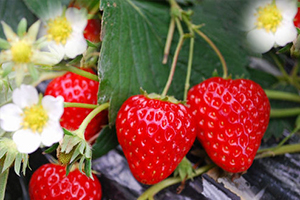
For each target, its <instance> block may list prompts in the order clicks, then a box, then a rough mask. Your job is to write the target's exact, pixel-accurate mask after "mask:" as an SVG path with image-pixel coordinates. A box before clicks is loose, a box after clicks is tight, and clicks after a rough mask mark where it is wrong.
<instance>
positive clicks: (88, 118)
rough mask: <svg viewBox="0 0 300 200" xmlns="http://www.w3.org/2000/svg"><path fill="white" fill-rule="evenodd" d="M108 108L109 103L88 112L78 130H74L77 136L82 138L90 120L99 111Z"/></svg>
mask: <svg viewBox="0 0 300 200" xmlns="http://www.w3.org/2000/svg"><path fill="white" fill-rule="evenodd" d="M108 107H109V103H104V104H102V105H100V106H98V107H97V108H95V109H94V110H92V112H90V113H89V114H88V116H86V118H85V119H84V120H83V122H82V123H81V125H80V126H79V128H78V129H77V130H76V133H77V135H79V136H82V137H83V138H84V132H85V129H86V127H87V126H88V124H89V123H90V121H92V119H93V118H94V117H95V116H96V115H97V114H98V113H100V112H101V111H103V110H105V109H107V108H108Z"/></svg>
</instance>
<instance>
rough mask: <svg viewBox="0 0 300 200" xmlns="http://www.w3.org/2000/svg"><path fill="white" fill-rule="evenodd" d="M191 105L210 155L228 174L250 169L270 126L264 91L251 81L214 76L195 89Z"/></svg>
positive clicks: (191, 91)
mask: <svg viewBox="0 0 300 200" xmlns="http://www.w3.org/2000/svg"><path fill="white" fill-rule="evenodd" d="M187 104H188V105H189V106H190V109H191V111H192V113H193V115H194V116H195V118H196V122H197V128H198V132H197V138H198V140H199V141H200V142H201V144H202V146H203V147H204V149H205V150H206V152H207V154H208V156H209V157H210V158H211V159H212V160H213V161H214V162H215V163H216V164H217V165H218V166H220V167H221V168H223V169H224V170H225V171H228V172H232V173H238V172H243V171H245V170H247V169H248V168H249V167H250V166H251V164H252V162H253V160H254V157H255V154H256V152H257V150H258V148H259V146H260V143H261V139H262V137H263V135H264V133H265V131H266V129H267V126H268V123H269V117H270V103H269V100H268V98H267V96H266V94H265V92H264V90H263V89H262V88H261V87H260V86H259V85H258V84H257V83H255V82H253V81H251V80H246V79H237V80H231V79H228V80H225V79H223V78H219V77H214V78H210V79H207V80H205V81H203V82H202V83H200V84H198V85H195V86H194V87H192V88H191V89H190V90H189V92H188V98H187Z"/></svg>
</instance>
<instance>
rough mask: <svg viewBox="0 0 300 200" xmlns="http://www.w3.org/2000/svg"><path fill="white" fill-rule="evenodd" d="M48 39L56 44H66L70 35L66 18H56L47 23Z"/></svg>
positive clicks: (70, 28) (69, 25) (69, 26)
mask: <svg viewBox="0 0 300 200" xmlns="http://www.w3.org/2000/svg"><path fill="white" fill-rule="evenodd" d="M47 33H48V39H49V40H54V41H55V42H56V43H62V44H66V42H67V39H68V38H69V36H70V34H71V33H72V27H71V24H70V22H69V21H68V20H67V18H66V17H57V18H55V19H50V20H49V22H48V32H47Z"/></svg>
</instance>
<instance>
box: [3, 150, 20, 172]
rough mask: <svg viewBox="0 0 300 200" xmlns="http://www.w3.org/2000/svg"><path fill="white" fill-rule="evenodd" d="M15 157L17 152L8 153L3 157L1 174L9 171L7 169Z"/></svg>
mask: <svg viewBox="0 0 300 200" xmlns="http://www.w3.org/2000/svg"><path fill="white" fill-rule="evenodd" d="M16 156H17V152H15V151H8V152H7V154H6V156H5V160H4V165H3V169H2V172H4V171H5V170H7V169H9V167H10V166H11V165H12V163H13V162H14V161H15V159H16Z"/></svg>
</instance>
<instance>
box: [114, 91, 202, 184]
mask: <svg viewBox="0 0 300 200" xmlns="http://www.w3.org/2000/svg"><path fill="white" fill-rule="evenodd" d="M116 130H117V137H118V141H119V143H120V145H121V147H122V149H123V152H124V154H125V157H126V159H127V161H128V164H129V167H130V170H131V172H132V174H133V176H134V177H135V178H136V179H137V180H138V181H140V182H141V183H143V184H149V185H151V184H155V183H157V182H159V181H161V180H163V179H165V178H166V177H168V176H169V175H170V174H171V173H172V172H173V171H174V170H175V168H176V167H177V165H178V164H179V163H180V162H181V160H182V159H183V158H184V156H185V155H186V154H187V152H188V151H189V149H190V148H191V146H192V144H193V142H194V140H195V139H196V125H195V122H194V120H193V117H192V114H191V113H190V111H189V110H188V108H187V107H186V106H184V105H182V104H181V103H178V102H177V103H172V102H170V101H168V100H161V99H158V97H157V96H155V95H153V94H150V95H135V96H132V97H130V98H129V99H127V100H126V101H125V102H124V103H123V105H122V106H121V108H120V110H119V112H118V115H117V119H116Z"/></svg>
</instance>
